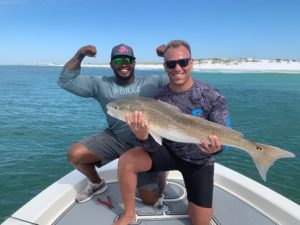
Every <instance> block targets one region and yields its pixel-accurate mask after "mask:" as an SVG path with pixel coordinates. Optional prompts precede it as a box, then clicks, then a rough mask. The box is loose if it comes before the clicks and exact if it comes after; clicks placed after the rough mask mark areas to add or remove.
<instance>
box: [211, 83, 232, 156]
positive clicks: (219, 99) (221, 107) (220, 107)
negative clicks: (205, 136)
mask: <svg viewBox="0 0 300 225" xmlns="http://www.w3.org/2000/svg"><path fill="white" fill-rule="evenodd" d="M208 99H210V105H211V111H210V114H209V118H208V120H209V121H212V122H215V123H218V124H222V125H224V126H227V127H231V121H230V117H229V111H228V105H227V102H226V100H225V98H224V96H222V95H221V94H220V93H219V92H218V91H217V90H214V89H211V94H210V98H208ZM226 150H228V146H226V145H222V149H221V151H218V152H216V153H215V154H214V155H217V154H219V153H221V152H223V151H226Z"/></svg>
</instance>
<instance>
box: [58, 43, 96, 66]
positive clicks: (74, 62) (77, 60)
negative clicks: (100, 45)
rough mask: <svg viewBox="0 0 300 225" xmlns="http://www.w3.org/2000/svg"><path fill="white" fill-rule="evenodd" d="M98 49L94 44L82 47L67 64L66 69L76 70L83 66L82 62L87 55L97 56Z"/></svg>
mask: <svg viewBox="0 0 300 225" xmlns="http://www.w3.org/2000/svg"><path fill="white" fill-rule="evenodd" d="M96 54H97V49H96V47H95V46H93V45H87V46H84V47H82V48H80V49H79V50H78V51H77V52H76V54H75V55H74V56H73V57H72V58H71V59H70V60H69V61H68V62H67V63H66V64H65V66H64V70H66V71H75V70H79V69H80V68H81V62H82V60H83V59H84V57H85V56H89V57H96Z"/></svg>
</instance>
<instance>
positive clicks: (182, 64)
mask: <svg viewBox="0 0 300 225" xmlns="http://www.w3.org/2000/svg"><path fill="white" fill-rule="evenodd" d="M189 62H190V58H186V59H180V60H171V61H165V64H166V66H167V67H168V68H169V69H174V68H175V67H176V65H177V64H178V65H179V66H180V67H182V68H183V67H186V66H187V65H189Z"/></svg>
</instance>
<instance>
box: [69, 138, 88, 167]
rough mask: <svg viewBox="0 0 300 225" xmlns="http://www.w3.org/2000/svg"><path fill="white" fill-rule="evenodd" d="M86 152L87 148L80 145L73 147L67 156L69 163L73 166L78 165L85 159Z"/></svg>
mask: <svg viewBox="0 0 300 225" xmlns="http://www.w3.org/2000/svg"><path fill="white" fill-rule="evenodd" d="M86 151H87V148H86V147H85V146H84V145H82V144H80V143H76V144H74V145H72V146H71V148H70V150H69V151H68V154H67V158H68V161H69V163H71V164H72V165H76V164H78V163H79V162H80V161H81V160H82V158H83V157H84V153H85V152H86Z"/></svg>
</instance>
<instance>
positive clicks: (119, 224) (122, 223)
mask: <svg viewBox="0 0 300 225" xmlns="http://www.w3.org/2000/svg"><path fill="white" fill-rule="evenodd" d="M132 222H135V215H134V216H126V215H122V216H121V217H120V218H119V219H118V220H117V221H116V222H114V223H113V224H112V225H128V224H130V223H132Z"/></svg>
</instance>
